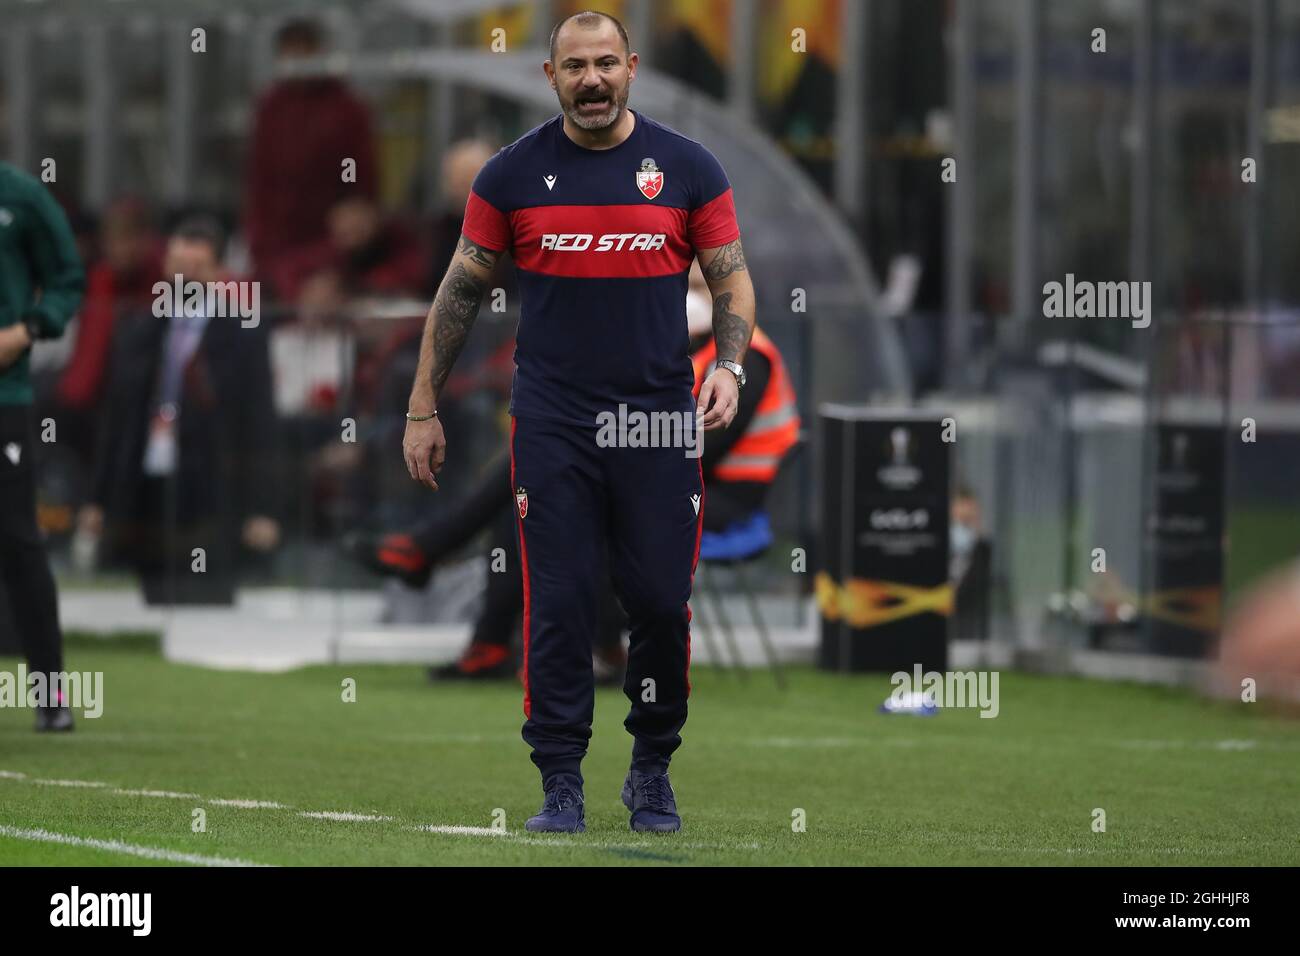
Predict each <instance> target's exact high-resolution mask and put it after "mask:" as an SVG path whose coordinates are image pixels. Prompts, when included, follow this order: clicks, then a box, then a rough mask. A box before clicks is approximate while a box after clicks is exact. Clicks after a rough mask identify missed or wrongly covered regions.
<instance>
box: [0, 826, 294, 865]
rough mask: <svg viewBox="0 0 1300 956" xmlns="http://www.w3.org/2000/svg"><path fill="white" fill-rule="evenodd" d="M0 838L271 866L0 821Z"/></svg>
mask: <svg viewBox="0 0 1300 956" xmlns="http://www.w3.org/2000/svg"><path fill="white" fill-rule="evenodd" d="M0 837H10V838H11V839H14V840H31V841H33V842H36V843H60V844H63V845H64V846H83V847H88V848H90V849H94V850H104V851H106V852H108V853H125V854H126V855H128V856H139V857H143V858H145V859H146V860H162V861H164V862H167V863H191V864H193V865H194V866H271V865H272V864H269V863H251V862H249V861H248V860H234V859H227V858H226V857H220V856H203V855H202V854H199V853H181V852H180V851H179V850H164V849H162V848H160V847H153V846H138V845H137V844H134V843H123V842H122V841H121V840H96V839H94V838H92V837H79V836H73V835H72V834H69V833H52V832H51V831H49V830H28V829H25V828H23V827H10V826H5V825H4V824H0Z"/></svg>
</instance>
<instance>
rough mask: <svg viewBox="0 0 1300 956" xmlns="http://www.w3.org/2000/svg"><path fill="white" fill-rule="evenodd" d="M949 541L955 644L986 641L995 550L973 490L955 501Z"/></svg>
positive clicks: (961, 492)
mask: <svg viewBox="0 0 1300 956" xmlns="http://www.w3.org/2000/svg"><path fill="white" fill-rule="evenodd" d="M948 537H949V544H950V550H949V554H950V564H949V572H948V576H949V578H950V579H951V580H952V582H953V584H954V585H955V587H956V601H955V607H954V611H953V635H952V636H953V638H954V639H955V640H981V641H982V640H985V639H987V638H988V630H989V626H988V613H989V587H990V573H991V563H990V562H991V558H990V552H991V550H992V549H991V546H990V544H989V541H988V539H987V538H986V537H985V536H984V532H983V519H982V517H981V515H980V503H979V500H978V499H977V498H976V497H975V495H974V493H973V492H972V491H971V490H970V489H969V488H965V487H959V488H958V489H957V491H956V493H955V494H954V495H953V497H952V506H951V514H950V518H949V522H948Z"/></svg>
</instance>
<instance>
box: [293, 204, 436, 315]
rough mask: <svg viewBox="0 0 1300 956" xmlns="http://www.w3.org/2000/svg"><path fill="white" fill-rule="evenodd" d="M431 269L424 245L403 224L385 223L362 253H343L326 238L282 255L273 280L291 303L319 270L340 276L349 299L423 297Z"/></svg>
mask: <svg viewBox="0 0 1300 956" xmlns="http://www.w3.org/2000/svg"><path fill="white" fill-rule="evenodd" d="M428 269H429V254H428V250H427V248H426V247H425V244H424V243H422V242H421V241H420V240H419V239H418V238H417V237H416V235H415V234H414V233H413V232H412V231H411V230H410V229H407V228H406V227H405V226H404V225H402V224H401V223H398V222H385V223H384V224H383V225H381V226H380V227H379V232H378V234H377V235H376V236H375V237H374V239H372V240H371V241H370V242H369V243H367V244H366V245H365V246H364V247H362V248H360V249H356V250H351V251H349V250H344V249H340V248H339V247H338V246H336V245H335V244H334V243H333V242H332V241H331V240H329V239H325V240H323V241H320V242H316V243H313V244H312V245H310V246H307V247H306V248H304V249H301V250H298V251H296V252H292V253H289V254H286V255H284V256H282V257H281V259H280V262H279V264H278V266H277V267H276V270H275V272H274V274H273V275H272V279H273V280H274V281H275V288H276V291H277V293H278V294H279V295H280V296H281V297H283V298H284V299H286V300H288V301H293V300H294V299H296V298H297V295H298V292H299V290H300V289H301V288H302V284H303V283H304V282H305V281H306V280H307V279H308V278H309V277H311V276H312V275H315V274H316V273H318V272H333V273H334V274H336V275H337V276H338V277H339V281H340V284H341V287H342V290H343V292H344V294H346V295H349V296H363V295H400V294H406V295H422V294H423V293H424V289H425V286H426V284H427V279H426V277H427V275H428Z"/></svg>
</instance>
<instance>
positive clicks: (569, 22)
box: [551, 10, 632, 63]
mask: <svg viewBox="0 0 1300 956" xmlns="http://www.w3.org/2000/svg"><path fill="white" fill-rule="evenodd" d="M606 24H608V25H610V26H612V27H613V28H614V31H615V32H616V33H617V34H618V38H619V41H620V42H621V43H622V44H623V56H624V57H625V58H626V57H627V56H628V55H629V54H630V53H631V52H632V44H631V43H630V42H629V41H628V38H627V30H626V29H624V27H623V24H622V23H620V22H619V21H618V18H617V17H612V16H610V15H609V14H608V13H602V12H601V11H599V10H583V11H582V12H581V13H574V14H571V15H570V16H567V17H565V18H564V19H563V20H561V21H560V22H559V23H557V24H556V25H555V29H554V30H552V31H551V62H552V63H554V62H555V50H556V41H557V40H559V38H560V32H561V31H562V30H565V29H568V30H600V29H602V28H604V27H605V26H606Z"/></svg>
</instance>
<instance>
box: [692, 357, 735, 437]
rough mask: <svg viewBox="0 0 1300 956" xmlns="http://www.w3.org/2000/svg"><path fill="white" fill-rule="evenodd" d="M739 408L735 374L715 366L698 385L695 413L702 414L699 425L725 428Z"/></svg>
mask: <svg viewBox="0 0 1300 956" xmlns="http://www.w3.org/2000/svg"><path fill="white" fill-rule="evenodd" d="M739 408H740V385H739V384H738V383H737V382H736V376H735V375H733V374H732V373H731V372H729V371H727V369H725V368H715V369H714V370H713V371H712V372H711V373H710V374H709V377H708V378H706V379H705V380H704V384H703V385H701V386H700V400H699V402H698V403H697V404H696V407H695V414H696V415H697V416H702V417H701V418H700V427H701V428H704V429H710V428H726V427H727V426H728V425H730V424H731V420H732V419H733V418H735V417H736V411H737V409H739Z"/></svg>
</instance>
